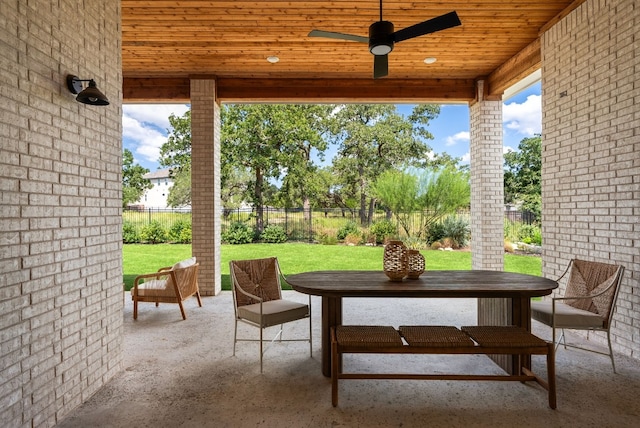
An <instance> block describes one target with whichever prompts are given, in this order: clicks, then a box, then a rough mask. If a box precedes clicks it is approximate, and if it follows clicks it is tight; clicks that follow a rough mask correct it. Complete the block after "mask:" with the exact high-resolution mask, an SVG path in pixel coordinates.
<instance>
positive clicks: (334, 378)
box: [331, 338, 340, 407]
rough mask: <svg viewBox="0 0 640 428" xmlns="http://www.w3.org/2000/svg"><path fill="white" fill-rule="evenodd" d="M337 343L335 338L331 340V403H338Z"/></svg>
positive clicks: (338, 364)
mask: <svg viewBox="0 0 640 428" xmlns="http://www.w3.org/2000/svg"><path fill="white" fill-rule="evenodd" d="M339 366H340V362H339V361H338V343H337V342H336V340H335V338H332V340H331V405H332V406H333V407H336V406H337V405H338V367H339Z"/></svg>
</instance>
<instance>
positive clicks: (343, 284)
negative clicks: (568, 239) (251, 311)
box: [286, 270, 558, 377]
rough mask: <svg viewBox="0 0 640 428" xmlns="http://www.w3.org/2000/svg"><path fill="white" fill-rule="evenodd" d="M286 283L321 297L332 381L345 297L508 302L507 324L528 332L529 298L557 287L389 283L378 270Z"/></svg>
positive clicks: (447, 274)
mask: <svg viewBox="0 0 640 428" xmlns="http://www.w3.org/2000/svg"><path fill="white" fill-rule="evenodd" d="M286 280H287V282H288V283H289V284H290V285H291V287H292V288H293V289H294V290H296V291H298V292H300V293H304V294H310V295H313V296H321V297H322V342H321V343H322V373H323V374H324V375H325V376H327V377H330V376H331V338H330V331H331V328H332V327H335V326H338V325H341V324H342V299H343V298H344V297H405V298H424V297H427V298H438V297H445V298H507V299H509V301H510V303H509V304H508V305H509V306H508V308H507V309H508V310H507V312H508V313H507V317H508V318H509V319H508V322H509V324H511V325H516V326H520V327H523V328H525V329H526V330H527V331H531V304H530V299H531V298H532V297H536V296H545V295H548V294H551V292H552V291H553V290H554V289H555V288H557V287H558V283H557V282H556V281H554V280H551V279H548V278H543V277H539V276H533V275H525V274H519V273H512V272H502V271H488V270H466V271H448V270H441V271H426V272H424V273H423V274H422V275H421V276H420V277H419V278H418V279H406V278H405V279H404V280H402V282H394V281H390V280H389V278H388V277H387V276H386V275H385V273H384V272H383V271H353V270H351V271H315V272H304V273H299V274H294V275H290V276H287V278H286ZM372 321H373V323H379V322H380V320H378V319H376V320H372ZM514 358H515V357H514Z"/></svg>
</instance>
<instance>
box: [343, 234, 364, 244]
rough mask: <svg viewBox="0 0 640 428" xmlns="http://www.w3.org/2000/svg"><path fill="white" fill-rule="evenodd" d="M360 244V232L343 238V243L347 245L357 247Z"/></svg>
mask: <svg viewBox="0 0 640 428" xmlns="http://www.w3.org/2000/svg"><path fill="white" fill-rule="evenodd" d="M361 242H362V235H360V232H356V233H350V234H348V235H347V236H345V237H344V243H345V244H347V245H359V244H360V243H361Z"/></svg>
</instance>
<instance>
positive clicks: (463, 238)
mask: <svg viewBox="0 0 640 428" xmlns="http://www.w3.org/2000/svg"><path fill="white" fill-rule="evenodd" d="M442 227H443V229H444V236H445V237H446V238H448V240H449V241H450V242H451V248H462V247H466V246H467V243H468V242H469V238H470V237H471V229H470V228H469V222H468V221H467V220H466V219H464V218H462V217H458V216H453V215H452V216H449V217H447V218H445V219H444V221H443V222H442Z"/></svg>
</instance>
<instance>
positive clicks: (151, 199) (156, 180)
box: [136, 169, 173, 209]
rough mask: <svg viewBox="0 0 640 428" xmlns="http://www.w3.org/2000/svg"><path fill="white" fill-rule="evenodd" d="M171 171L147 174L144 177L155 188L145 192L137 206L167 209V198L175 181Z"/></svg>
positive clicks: (161, 170) (163, 170)
mask: <svg viewBox="0 0 640 428" xmlns="http://www.w3.org/2000/svg"><path fill="white" fill-rule="evenodd" d="M169 172H170V170H169V169H159V170H157V171H153V172H150V173H148V174H145V175H144V176H143V177H144V178H146V179H147V180H149V181H150V182H151V184H152V185H153V187H152V188H151V189H149V190H146V191H145V192H144V195H142V197H141V198H140V200H139V201H138V202H136V205H137V206H139V207H144V208H145V209H146V208H156V209H165V208H169V206H168V205H167V197H168V196H169V189H170V188H171V186H173V180H172V179H171V177H170V176H169Z"/></svg>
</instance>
